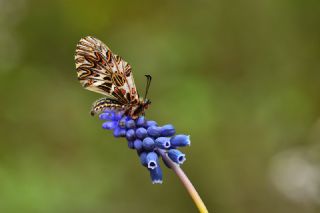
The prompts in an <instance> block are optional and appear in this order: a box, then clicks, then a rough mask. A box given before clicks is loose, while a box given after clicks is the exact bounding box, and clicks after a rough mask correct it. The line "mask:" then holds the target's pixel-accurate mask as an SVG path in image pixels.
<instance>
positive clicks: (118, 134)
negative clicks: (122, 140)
mask: <svg viewBox="0 0 320 213" xmlns="http://www.w3.org/2000/svg"><path fill="white" fill-rule="evenodd" d="M113 136H114V137H124V136H126V130H125V129H122V128H119V127H117V128H115V129H114V130H113Z"/></svg>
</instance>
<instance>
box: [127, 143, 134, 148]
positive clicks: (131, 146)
mask: <svg viewBox="0 0 320 213" xmlns="http://www.w3.org/2000/svg"><path fill="white" fill-rule="evenodd" d="M128 147H129V148H130V149H134V147H133V141H128Z"/></svg>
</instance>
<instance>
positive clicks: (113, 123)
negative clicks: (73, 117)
mask: <svg viewBox="0 0 320 213" xmlns="http://www.w3.org/2000/svg"><path fill="white" fill-rule="evenodd" d="M99 118H100V119H101V120H105V122H104V123H103V124H102V128H103V129H107V130H112V131H113V135H114V137H124V138H126V140H127V143H128V147H129V148H130V149H134V150H136V152H137V153H138V155H139V160H140V163H141V164H142V165H143V166H144V167H146V169H147V170H148V171H149V173H150V177H151V181H152V183H153V184H161V183H162V180H163V176H162V169H161V167H160V164H159V163H160V162H159V159H160V158H161V159H162V161H163V163H164V165H165V166H167V167H168V168H170V169H172V170H173V171H174V172H175V173H176V175H177V176H178V177H179V179H180V180H181V182H182V183H183V185H184V186H185V188H186V189H187V191H188V192H189V194H190V196H191V198H192V199H193V201H194V203H195V204H196V206H197V207H198V209H199V211H200V212H204V213H206V212H208V210H207V208H206V206H205V205H204V203H203V201H202V199H201V198H200V196H199V194H198V192H197V191H196V189H195V188H194V186H193V185H192V183H191V182H190V180H189V179H188V177H187V176H186V175H185V173H184V172H183V170H182V169H181V168H180V165H181V164H183V163H184V161H185V160H186V156H185V154H184V153H182V152H181V151H180V150H179V148H181V147H185V146H190V145H191V142H190V136H189V135H183V134H177V135H176V131H175V128H174V127H173V126H172V125H171V124H167V125H164V126H159V125H158V124H157V122H155V121H152V120H147V119H145V117H144V116H140V117H138V118H137V119H135V120H133V119H132V118H130V117H129V116H126V115H124V114H123V112H117V111H114V110H110V109H109V110H105V111H104V112H103V113H101V114H100V115H99Z"/></svg>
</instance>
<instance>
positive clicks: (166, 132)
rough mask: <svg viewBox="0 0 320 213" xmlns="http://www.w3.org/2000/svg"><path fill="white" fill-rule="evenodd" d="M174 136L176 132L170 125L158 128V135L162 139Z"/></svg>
mask: <svg viewBox="0 0 320 213" xmlns="http://www.w3.org/2000/svg"><path fill="white" fill-rule="evenodd" d="M174 134H176V130H175V129H174V127H173V126H172V125H171V124H167V125H164V126H162V127H160V135H161V136H164V137H169V136H173V135H174Z"/></svg>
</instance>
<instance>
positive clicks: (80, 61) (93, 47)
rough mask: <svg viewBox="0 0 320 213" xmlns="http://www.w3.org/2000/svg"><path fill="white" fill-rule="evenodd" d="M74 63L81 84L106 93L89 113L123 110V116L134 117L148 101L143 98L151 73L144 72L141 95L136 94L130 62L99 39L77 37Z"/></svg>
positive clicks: (139, 113)
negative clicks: (142, 93)
mask: <svg viewBox="0 0 320 213" xmlns="http://www.w3.org/2000/svg"><path fill="white" fill-rule="evenodd" d="M75 63H76V70H77V74H78V79H79V81H80V83H81V85H82V86H83V87H84V88H85V89H88V90H91V91H94V92H97V93H100V94H103V95H105V96H106V97H104V98H101V99H99V100H97V101H95V102H94V103H93V105H92V108H91V115H95V114H98V113H100V112H102V111H104V110H106V109H112V110H117V111H123V112H124V115H128V116H130V117H131V118H133V119H136V118H138V117H139V116H140V115H143V114H144V111H145V110H146V109H147V108H148V106H149V105H150V104H151V101H150V100H148V99H147V98H146V97H147V93H148V90H149V86H150V83H151V76H150V75H145V76H146V77H147V86H146V92H145V96H144V98H141V97H139V94H138V92H137V89H136V86H135V84H134V79H133V74H132V69H131V66H130V64H128V63H127V62H126V61H124V60H123V59H122V58H121V57H120V56H118V55H116V54H114V53H112V52H111V50H110V49H109V48H108V47H107V46H106V45H105V44H104V43H103V42H102V41H100V40H99V39H97V38H94V37H92V36H87V37H85V38H82V39H80V41H79V42H78V44H77V47H76V53H75Z"/></svg>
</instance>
